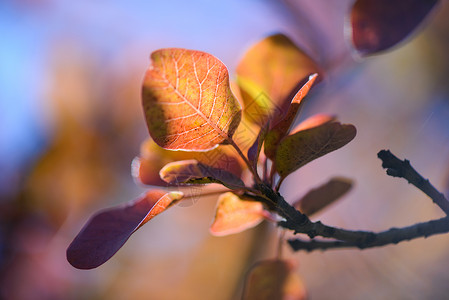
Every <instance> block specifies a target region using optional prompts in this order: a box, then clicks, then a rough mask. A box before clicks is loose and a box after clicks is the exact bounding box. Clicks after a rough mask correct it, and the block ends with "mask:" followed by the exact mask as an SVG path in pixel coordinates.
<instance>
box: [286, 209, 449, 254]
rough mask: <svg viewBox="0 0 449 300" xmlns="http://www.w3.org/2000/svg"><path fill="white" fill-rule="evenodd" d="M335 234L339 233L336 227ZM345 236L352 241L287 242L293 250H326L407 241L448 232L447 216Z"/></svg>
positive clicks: (294, 240) (348, 233) (292, 240)
mask: <svg viewBox="0 0 449 300" xmlns="http://www.w3.org/2000/svg"><path fill="white" fill-rule="evenodd" d="M335 230H336V234H335V236H338V235H340V234H339V233H338V231H340V230H341V229H337V228H335ZM344 231H345V233H344V235H345V236H346V238H347V237H348V235H351V234H352V235H353V240H354V241H338V240H337V241H315V240H310V241H304V240H301V239H290V240H288V243H289V244H290V246H291V247H292V249H293V250H295V251H298V250H306V251H313V250H317V249H320V250H326V249H331V248H354V247H356V248H360V249H366V248H373V247H380V246H385V245H388V244H397V243H399V242H402V241H408V240H412V239H416V238H420V237H428V236H431V235H435V234H441V233H447V232H449V218H448V217H444V218H441V219H438V220H433V221H429V222H424V223H418V224H415V225H412V226H408V227H403V228H391V229H389V230H386V231H383V232H378V233H374V232H368V231H353V232H350V231H347V230H344Z"/></svg>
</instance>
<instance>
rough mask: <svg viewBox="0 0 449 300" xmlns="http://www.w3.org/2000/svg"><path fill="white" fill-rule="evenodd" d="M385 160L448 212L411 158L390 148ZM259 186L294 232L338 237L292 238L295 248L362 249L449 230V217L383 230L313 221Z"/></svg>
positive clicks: (391, 171) (386, 165) (392, 171)
mask: <svg viewBox="0 0 449 300" xmlns="http://www.w3.org/2000/svg"><path fill="white" fill-rule="evenodd" d="M378 156H379V158H380V159H381V160H382V166H383V167H384V168H387V174H388V175H390V176H395V177H402V178H405V179H406V180H407V181H408V182H409V183H411V184H413V185H415V186H416V187H417V188H419V189H420V190H422V191H423V192H424V193H425V194H426V195H428V196H429V197H430V198H432V200H433V201H434V202H435V203H436V204H437V205H438V206H439V207H440V208H441V209H442V210H443V211H444V212H445V213H446V214H448V213H449V202H448V201H447V200H446V198H445V197H444V195H443V194H442V193H440V192H439V191H438V190H436V189H435V187H433V186H432V185H431V184H430V182H429V181H428V180H426V179H424V178H423V177H422V176H421V175H420V174H418V172H416V171H415V170H414V169H413V168H412V167H411V165H410V163H409V161H407V160H404V161H401V160H400V159H398V158H397V157H396V156H394V155H393V154H392V153H391V152H390V151H386V150H382V151H380V152H379V154H378ZM260 188H263V187H258V189H259V190H261V191H262V192H263V193H264V195H266V197H267V198H269V199H270V200H271V202H272V204H273V208H274V209H275V210H276V211H277V213H278V214H279V215H280V216H282V217H283V218H284V219H285V220H284V221H281V222H279V223H278V225H279V226H282V227H284V228H287V229H291V230H293V231H294V233H295V234H296V233H304V234H307V235H308V236H309V237H310V238H311V239H313V238H314V237H315V236H321V237H325V238H331V239H334V241H314V240H311V241H303V240H300V239H292V240H290V241H289V244H290V246H291V247H292V248H293V249H294V250H301V249H304V250H308V251H312V250H314V249H329V248H349V247H357V248H360V249H364V248H370V247H379V246H384V245H387V244H396V243H399V242H401V241H405V240H411V239H415V238H419V237H427V236H431V235H434V234H439V233H446V232H449V217H447V216H446V217H444V218H441V219H438V220H433V221H429V222H425V223H418V224H415V225H412V226H408V227H403V228H391V229H389V230H386V231H382V232H378V233H375V232H370V231H352V230H346V229H341V228H336V227H331V226H327V225H324V224H323V223H321V222H320V221H318V222H312V221H310V219H309V218H308V217H307V216H306V215H304V214H302V213H301V212H299V211H298V210H296V209H295V208H294V207H292V206H291V205H290V204H289V203H287V202H286V201H285V199H284V198H283V197H282V196H281V195H280V194H279V193H277V192H274V191H272V190H271V189H270V190H269V191H268V190H263V189H260Z"/></svg>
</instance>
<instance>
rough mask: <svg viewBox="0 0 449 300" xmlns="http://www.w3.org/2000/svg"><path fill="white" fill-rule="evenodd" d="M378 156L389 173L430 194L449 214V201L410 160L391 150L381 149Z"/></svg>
mask: <svg viewBox="0 0 449 300" xmlns="http://www.w3.org/2000/svg"><path fill="white" fill-rule="evenodd" d="M377 156H378V157H379V158H380V159H381V160H382V167H383V168H385V169H387V174H388V175H390V176H393V177H401V178H404V179H405V180H407V181H408V183H411V184H413V185H414V186H415V187H417V188H418V189H420V190H421V191H423V192H424V193H425V194H426V195H427V196H429V197H430V198H431V199H432V200H433V202H434V203H435V204H436V205H438V206H439V207H440V208H441V209H442V210H443V211H444V212H445V213H446V215H449V201H448V200H447V199H446V197H444V195H443V194H442V193H440V192H439V191H438V190H437V189H436V188H435V187H434V186H433V185H432V184H431V183H430V181H429V180H428V179H424V178H423V177H422V176H421V175H420V174H419V173H418V172H416V170H415V169H413V167H412V166H411V165H410V161H408V160H406V159H404V160H400V159H399V158H397V157H396V156H395V155H393V154H392V153H391V152H390V151H389V150H381V151H379V153H378V154H377Z"/></svg>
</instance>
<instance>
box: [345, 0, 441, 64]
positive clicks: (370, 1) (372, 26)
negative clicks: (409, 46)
mask: <svg viewBox="0 0 449 300" xmlns="http://www.w3.org/2000/svg"><path fill="white" fill-rule="evenodd" d="M437 3H438V0H357V1H356V2H355V4H354V6H353V7H352V10H351V22H350V25H351V28H350V29H352V30H351V31H352V34H351V38H352V42H353V44H354V47H355V49H356V50H357V51H358V52H359V53H360V54H361V55H370V54H376V53H377V52H379V51H383V50H386V49H388V48H390V47H393V46H395V45H396V44H397V43H399V42H401V41H402V40H404V39H405V38H406V37H407V36H409V35H410V34H411V33H412V32H413V31H414V30H415V29H416V28H417V27H418V25H420V24H421V22H422V21H423V20H424V18H425V17H426V16H427V15H428V14H429V12H430V11H431V10H432V8H434V7H435V6H436V4H437Z"/></svg>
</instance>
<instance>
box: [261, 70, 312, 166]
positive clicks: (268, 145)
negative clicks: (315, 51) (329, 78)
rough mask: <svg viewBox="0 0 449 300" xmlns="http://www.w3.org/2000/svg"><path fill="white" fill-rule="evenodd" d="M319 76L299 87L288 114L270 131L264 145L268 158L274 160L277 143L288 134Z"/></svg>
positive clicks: (310, 77) (310, 78)
mask: <svg viewBox="0 0 449 300" xmlns="http://www.w3.org/2000/svg"><path fill="white" fill-rule="evenodd" d="M317 76H318V74H316V73H315V74H313V75H310V76H309V80H308V81H307V82H306V83H305V84H304V85H303V86H302V87H301V88H300V89H299V91H298V92H297V93H296V95H295V96H294V97H293V100H292V102H291V104H290V107H289V108H288V111H287V114H286V115H285V116H284V117H283V119H282V120H281V121H279V122H278V123H277V124H276V125H274V126H273V128H272V129H271V130H270V131H269V132H268V134H267V137H266V139H265V146H264V152H265V155H266V156H267V157H268V158H270V159H272V160H273V159H274V157H275V155H276V148H277V145H278V144H279V142H280V141H281V139H282V138H283V137H284V136H285V135H286V134H287V132H288V130H289V129H290V127H291V125H292V124H293V121H294V120H295V117H296V115H297V113H298V111H299V109H300V108H301V107H302V104H303V102H304V101H302V100H303V99H304V98H305V97H306V95H307V94H308V93H309V91H310V89H311V88H312V86H313V83H314V82H315V79H316V78H317Z"/></svg>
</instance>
